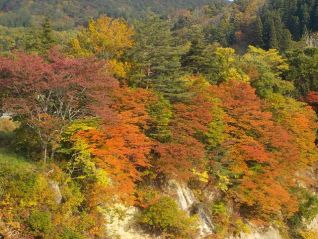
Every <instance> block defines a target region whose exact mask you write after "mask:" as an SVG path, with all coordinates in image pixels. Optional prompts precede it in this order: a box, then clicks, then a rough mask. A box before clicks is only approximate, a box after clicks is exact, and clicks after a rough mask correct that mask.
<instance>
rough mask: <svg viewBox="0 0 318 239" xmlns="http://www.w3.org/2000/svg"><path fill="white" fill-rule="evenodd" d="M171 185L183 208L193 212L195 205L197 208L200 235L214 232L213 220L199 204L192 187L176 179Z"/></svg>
mask: <svg viewBox="0 0 318 239" xmlns="http://www.w3.org/2000/svg"><path fill="white" fill-rule="evenodd" d="M169 187H170V191H171V190H172V191H175V192H176V196H177V201H178V203H179V206H180V208H181V209H182V210H184V211H187V212H188V213H189V214H191V210H192V209H193V207H195V208H196V211H197V214H198V215H199V218H200V226H199V228H200V235H201V236H206V235H210V234H212V233H213V229H214V226H213V223H212V220H211V218H210V216H209V215H208V213H207V212H206V210H205V209H204V208H203V207H201V206H200V204H198V200H197V199H196V197H195V196H194V194H193V192H192V191H191V189H190V188H189V187H187V186H186V185H185V184H182V183H178V182H176V181H170V183H169Z"/></svg>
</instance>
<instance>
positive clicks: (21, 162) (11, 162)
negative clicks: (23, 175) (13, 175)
mask: <svg viewBox="0 0 318 239" xmlns="http://www.w3.org/2000/svg"><path fill="white" fill-rule="evenodd" d="M34 169H35V165H34V164H33V163H31V162H30V161H28V160H26V159H25V158H24V157H22V156H19V155H17V154H14V153H11V152H9V151H8V150H6V149H4V148H0V172H3V171H4V170H5V171H7V170H10V171H24V172H27V171H34Z"/></svg>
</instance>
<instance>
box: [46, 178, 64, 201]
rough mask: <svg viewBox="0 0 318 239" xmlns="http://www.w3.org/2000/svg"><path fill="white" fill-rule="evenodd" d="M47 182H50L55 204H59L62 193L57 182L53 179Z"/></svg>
mask: <svg viewBox="0 0 318 239" xmlns="http://www.w3.org/2000/svg"><path fill="white" fill-rule="evenodd" d="M49 184H50V186H51V188H52V189H53V191H54V194H55V202H56V203H57V204H60V203H61V202H62V199H63V197H62V193H61V190H60V186H59V184H58V183H57V182H55V181H52V180H50V181H49Z"/></svg>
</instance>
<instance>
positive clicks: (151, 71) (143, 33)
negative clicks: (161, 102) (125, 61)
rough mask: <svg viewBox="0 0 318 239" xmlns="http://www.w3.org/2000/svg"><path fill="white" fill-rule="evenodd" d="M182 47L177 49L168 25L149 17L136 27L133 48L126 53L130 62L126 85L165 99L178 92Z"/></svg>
mask: <svg viewBox="0 0 318 239" xmlns="http://www.w3.org/2000/svg"><path fill="white" fill-rule="evenodd" d="M183 53H184V49H183V47H180V46H177V42H176V39H175V38H174V36H173V35H172V32H171V30H170V23H169V21H166V20H163V19H161V18H159V17H158V16H155V15H150V16H148V17H147V18H146V19H144V20H143V21H140V22H138V23H137V24H136V34H135V45H134V46H133V48H132V49H131V51H130V53H129V57H130V60H131V61H132V62H133V67H132V71H131V74H130V83H131V84H132V85H134V86H138V87H143V88H152V89H155V90H158V91H160V92H161V93H162V94H163V95H165V96H167V97H169V98H170V97H173V96H172V95H174V94H179V93H180V92H181V91H182V88H183V83H182V81H179V80H178V79H179V76H180V73H181V63H180V58H181V55H182V54H183Z"/></svg>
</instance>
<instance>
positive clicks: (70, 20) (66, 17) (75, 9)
mask: <svg viewBox="0 0 318 239" xmlns="http://www.w3.org/2000/svg"><path fill="white" fill-rule="evenodd" d="M215 2H220V3H226V2H227V1H226V0H159V1H158V0H119V1H116V0H71V1H66V0H54V1H49V0H35V1H30V0H1V1H0V10H1V11H2V12H1V14H0V24H2V25H5V26H11V27H18V26H25V27H26V26H31V25H32V24H37V23H39V22H41V20H43V18H44V17H46V16H50V18H52V19H54V25H56V26H57V27H59V28H72V27H74V26H78V25H80V24H84V23H85V22H87V21H88V20H89V19H90V18H96V17H98V16H99V15H101V14H107V15H110V16H116V17H124V18H129V19H132V18H140V17H142V16H145V14H147V12H148V13H149V12H156V13H158V14H167V13H171V12H173V11H175V10H178V9H187V8H194V7H200V6H203V5H206V4H210V3H215Z"/></svg>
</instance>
